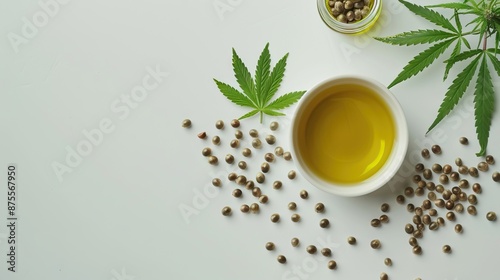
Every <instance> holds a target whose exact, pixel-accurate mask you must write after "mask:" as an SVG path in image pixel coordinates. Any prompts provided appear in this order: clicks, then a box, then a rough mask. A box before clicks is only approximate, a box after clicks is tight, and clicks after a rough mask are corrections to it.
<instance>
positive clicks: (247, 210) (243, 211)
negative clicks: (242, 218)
mask: <svg viewBox="0 0 500 280" xmlns="http://www.w3.org/2000/svg"><path fill="white" fill-rule="evenodd" d="M240 211H241V212H242V213H248V212H249V211H250V206H248V205H246V204H242V205H241V206H240Z"/></svg>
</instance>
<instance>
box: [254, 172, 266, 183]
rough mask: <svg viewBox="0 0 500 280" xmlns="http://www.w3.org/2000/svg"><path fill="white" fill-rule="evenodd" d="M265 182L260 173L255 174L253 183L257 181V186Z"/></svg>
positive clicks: (264, 177)
mask: <svg viewBox="0 0 500 280" xmlns="http://www.w3.org/2000/svg"><path fill="white" fill-rule="evenodd" d="M265 180H266V176H265V175H264V174H262V173H261V172H259V173H257V175H256V176H255V181H257V183H259V184H262V183H264V181H265Z"/></svg>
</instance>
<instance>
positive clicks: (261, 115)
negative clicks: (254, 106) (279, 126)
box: [260, 111, 264, 123]
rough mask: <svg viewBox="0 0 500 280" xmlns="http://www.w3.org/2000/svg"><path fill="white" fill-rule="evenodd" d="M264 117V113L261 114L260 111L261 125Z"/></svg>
mask: <svg viewBox="0 0 500 280" xmlns="http://www.w3.org/2000/svg"><path fill="white" fill-rule="evenodd" d="M263 116H264V113H262V111H260V123H262V117H263Z"/></svg>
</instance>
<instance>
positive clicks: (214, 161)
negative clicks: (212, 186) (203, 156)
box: [208, 156, 219, 165]
mask: <svg viewBox="0 0 500 280" xmlns="http://www.w3.org/2000/svg"><path fill="white" fill-rule="evenodd" d="M218 162H219V159H218V158H217V157H216V156H209V157H208V163H210V164H211V165H217V163H218Z"/></svg>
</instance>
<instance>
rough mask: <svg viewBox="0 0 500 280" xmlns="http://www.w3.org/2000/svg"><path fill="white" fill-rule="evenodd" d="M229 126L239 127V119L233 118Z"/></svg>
mask: <svg viewBox="0 0 500 280" xmlns="http://www.w3.org/2000/svg"><path fill="white" fill-rule="evenodd" d="M231 126H232V127H234V128H237V127H240V121H239V120H237V119H234V120H232V121H231Z"/></svg>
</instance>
